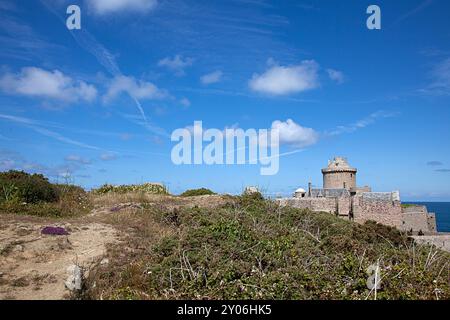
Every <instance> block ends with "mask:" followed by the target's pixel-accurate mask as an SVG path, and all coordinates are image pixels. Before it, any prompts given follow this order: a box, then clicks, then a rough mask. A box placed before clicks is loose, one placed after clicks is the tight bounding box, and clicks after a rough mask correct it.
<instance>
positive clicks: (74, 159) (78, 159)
mask: <svg viewBox="0 0 450 320" xmlns="http://www.w3.org/2000/svg"><path fill="white" fill-rule="evenodd" d="M64 160H66V161H67V162H76V163H81V164H91V163H92V161H91V160H89V159H85V158H83V157H81V156H79V155H75V154H71V155H68V156H66V157H65V158H64Z"/></svg>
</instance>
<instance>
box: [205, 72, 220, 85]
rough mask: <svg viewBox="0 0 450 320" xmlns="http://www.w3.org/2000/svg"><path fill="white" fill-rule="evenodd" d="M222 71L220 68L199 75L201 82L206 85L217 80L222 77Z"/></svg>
mask: <svg viewBox="0 0 450 320" xmlns="http://www.w3.org/2000/svg"><path fill="white" fill-rule="evenodd" d="M222 76H223V73H222V71H220V70H217V71H214V72H211V73H208V74H205V75H203V76H201V77H200V81H201V83H203V84H205V85H208V84H212V83H216V82H219V81H220V80H221V79H222Z"/></svg>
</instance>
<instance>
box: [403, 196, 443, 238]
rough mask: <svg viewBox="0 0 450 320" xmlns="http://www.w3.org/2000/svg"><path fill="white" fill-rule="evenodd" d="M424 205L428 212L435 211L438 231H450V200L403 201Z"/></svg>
mask: <svg viewBox="0 0 450 320" xmlns="http://www.w3.org/2000/svg"><path fill="white" fill-rule="evenodd" d="M405 203H410V204H418V205H424V206H426V207H427V209H428V212H434V213H436V224H437V230H438V231H439V232H450V202H405Z"/></svg>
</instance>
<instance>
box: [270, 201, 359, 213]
mask: <svg viewBox="0 0 450 320" xmlns="http://www.w3.org/2000/svg"><path fill="white" fill-rule="evenodd" d="M278 202H279V203H280V205H282V206H291V207H294V208H299V209H309V210H312V211H323V212H328V213H332V214H338V215H341V216H348V215H349V213H350V208H351V201H350V198H339V199H336V198H289V199H279V200H278Z"/></svg>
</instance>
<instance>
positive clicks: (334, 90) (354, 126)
mask: <svg viewBox="0 0 450 320" xmlns="http://www.w3.org/2000/svg"><path fill="white" fill-rule="evenodd" d="M69 4H77V5H79V6H80V8H81V17H82V18H81V19H82V29H81V30H72V31H69V30H68V29H67V28H66V25H65V20H66V18H67V16H68V15H67V14H66V8H67V6H68V5H69ZM371 4H377V5H378V6H379V7H380V8H381V17H382V29H381V30H368V29H367V27H366V19H367V17H368V15H367V14H366V9H367V7H368V6H369V5H371ZM449 12H450V3H449V2H448V1H446V0H408V1H364V0H352V1H350V0H345V1H311V0H309V1H307V0H305V1H282V2H281V1H269V0H267V1H265V0H230V1H206V0H204V1H198V0H196V1H187V0H173V1H169V0H158V1H156V0H114V1H106V0H80V1H70V2H68V1H65V0H59V1H44V0H42V1H37V0H36V1H20V2H19V1H8V0H0V48H1V50H0V59H1V60H0V170H9V169H22V170H26V171H29V172H43V173H45V174H46V175H48V176H49V177H50V178H51V179H52V180H58V181H63V180H64V176H65V175H66V174H67V173H69V174H70V177H71V179H72V180H73V182H75V183H77V184H80V185H83V186H85V187H87V188H92V187H95V186H98V185H101V184H103V183H114V184H118V183H140V182H147V181H156V182H164V183H166V184H167V185H168V186H169V188H170V190H171V191H172V192H174V193H177V192H181V191H183V190H185V189H187V188H193V187H209V188H211V189H213V190H215V191H218V192H229V193H238V192H240V191H241V190H242V188H243V187H244V186H246V185H258V186H260V187H261V188H263V189H264V190H267V192H269V193H282V194H287V193H291V192H292V191H293V190H295V189H296V188H297V187H305V186H306V185H307V182H308V180H311V181H312V183H313V185H316V186H321V184H322V180H321V172H320V169H321V168H322V167H324V166H325V165H326V163H327V160H328V159H330V158H332V157H333V156H336V155H337V156H346V157H347V158H348V159H349V162H350V163H351V164H352V165H353V166H355V167H357V168H358V170H359V172H358V184H359V185H371V186H372V188H373V189H374V190H375V191H391V190H400V192H401V195H402V198H403V200H442V201H450V179H449V178H450V148H448V141H449V138H450V130H449V125H448V123H449V119H450V109H449V102H450V19H448V18H449ZM289 119H291V120H292V121H288V120H289ZM195 120H201V121H203V125H204V126H205V127H208V128H218V129H223V128H226V127H239V128H243V129H248V128H256V129H258V128H270V127H271V126H272V124H273V122H274V121H280V122H282V123H284V124H285V125H284V126H283V127H284V128H285V132H283V133H282V142H284V143H283V144H282V146H281V148H282V152H287V153H289V152H290V151H292V150H296V149H298V148H299V147H300V148H301V149H302V152H299V153H294V154H289V155H286V156H283V157H281V158H280V170H279V173H278V174H277V175H275V176H261V175H260V172H259V167H258V166H254V165H235V166H226V165H222V166H220V165H216V166H206V165H197V166H189V165H185V166H175V165H174V164H172V161H171V159H170V152H171V149H172V147H173V146H174V143H173V142H171V141H170V134H171V133H172V131H173V130H175V129H177V128H184V127H189V126H192V125H193V123H194V121H195ZM305 130H306V131H305ZM305 132H310V133H311V132H313V133H314V134H313V135H310V136H309V138H308V136H307V137H305V136H304V133H305ZM283 137H284V139H283ZM311 137H313V138H311Z"/></svg>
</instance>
